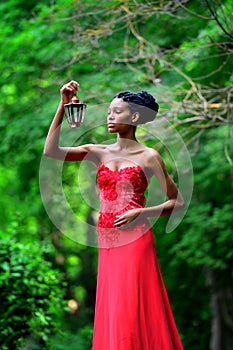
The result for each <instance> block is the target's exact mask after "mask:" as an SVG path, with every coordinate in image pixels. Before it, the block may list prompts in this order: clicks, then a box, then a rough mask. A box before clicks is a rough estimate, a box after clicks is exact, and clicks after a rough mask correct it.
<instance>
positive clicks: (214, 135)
mask: <svg viewBox="0 0 233 350" xmlns="http://www.w3.org/2000/svg"><path fill="white" fill-rule="evenodd" d="M232 11H233V5H232V2H231V1H230V0H226V1H220V0H213V1H209V0H202V1H197V0H190V1H189V0H180V1H163V0H155V1H152V0H151V1H150V0H144V1H141V0H128V1H127V0H126V1H117V0H112V1H103V0H99V1H89V0H84V1H79V0H65V1H64V0H63V1H61V0H57V1H55V0H54V1H52V0H51V1H42V0H41V1H30V2H28V1H26V0H8V1H2V2H1V3H0V18H1V31H0V40H1V53H0V68H1V75H0V82H1V83H0V91H1V93H0V96H1V104H0V115H1V117H0V137H1V143H0V152H1V164H0V189H1V196H0V225H1V227H0V231H1V232H0V233H1V236H0V241H1V242H0V270H1V274H0V287H1V311H0V313H1V315H0V316H1V317H0V346H1V349H2V350H8V349H13V348H14V349H49V350H52V349H53V350H60V349H61V350H63V349H66V348H67V347H69V349H70V350H76V349H79V350H87V349H90V348H91V337H92V327H93V316H94V302H95V283H96V267H97V249H96V247H93V246H89V245H88V242H87V243H86V244H83V241H82V242H81V243H80V242H79V239H75V234H76V232H75V230H77V231H79V233H80V231H82V230H83V232H81V234H83V237H85V236H88V234H89V232H84V231H85V230H86V226H85V225H84V226H82V225H80V226H77V227H76V228H75V229H74V235H73V236H69V235H66V234H64V233H63V232H62V230H60V228H59V227H57V225H55V224H54V222H53V220H51V217H50V216H49V215H48V210H47V211H46V210H45V206H44V203H43V201H42V198H43V195H42V196H41V183H42V184H43V181H45V180H46V179H47V181H48V182H49V186H50V187H52V190H51V189H50V187H46V186H47V185H46V186H45V187H43V185H42V192H43V193H44V192H46V193H47V194H48V196H47V197H48V198H47V197H46V194H45V197H46V198H47V199H48V200H49V201H50V203H51V206H50V209H51V208H52V209H51V210H52V212H53V213H54V212H55V213H56V217H57V216H58V218H60V219H61V221H62V218H63V219H64V215H63V207H62V203H61V202H60V197H59V195H58V194H56V185H57V180H56V176H55V173H56V169H58V170H59V171H61V174H62V176H61V177H62V188H63V190H64V193H65V196H66V198H67V200H68V202H69V204H70V206H71V207H72V211H73V212H74V213H75V215H77V216H78V217H79V220H80V222H84V223H85V222H87V223H89V224H90V227H92V226H95V221H96V212H97V210H96V209H97V208H93V207H92V206H90V205H88V203H87V202H88V200H85V198H84V197H85V196H84V197H83V194H82V193H80V188H79V183H78V181H77V176H78V173H79V164H76V163H69V164H64V165H62V170H61V165H60V164H57V162H56V161H52V160H51V161H47V163H46V161H45V160H44V158H43V155H42V154H43V146H44V142H45V138H46V134H47V131H48V128H49V125H50V122H51V120H52V117H53V115H54V113H55V111H56V108H57V104H58V102H59V98H60V96H59V89H60V87H61V86H62V85H63V84H64V83H66V82H68V81H69V80H71V79H75V80H77V81H79V83H80V91H79V94H78V95H79V97H80V98H81V100H82V101H83V102H85V103H86V104H87V113H86V119H85V121H84V124H83V125H82V127H81V128H80V129H79V130H78V131H77V130H72V129H70V128H69V127H68V125H67V122H66V120H65V119H64V123H63V127H62V128H63V135H64V137H63V139H62V142H64V143H65V144H66V145H67V143H69V144H70V145H73V144H75V145H78V144H81V143H88V142H99V143H102V142H106V140H107V139H108V138H109V136H108V134H107V128H106V125H105V118H106V111H107V106H108V103H109V102H110V101H111V99H112V97H113V96H114V95H115V94H116V93H117V92H119V91H124V90H132V91H140V90H142V89H146V90H148V91H149V92H151V93H152V94H153V95H154V96H155V97H156V99H157V100H158V102H159V104H160V112H159V114H158V117H157V121H155V123H154V124H153V123H152V124H151V125H146V126H145V127H144V128H141V129H140V128H139V130H138V138H139V140H141V141H142V142H144V143H145V144H147V145H148V146H150V147H155V148H156V149H158V150H159V152H160V153H161V155H162V157H163V158H164V160H165V163H166V165H167V167H168V170H169V172H170V174H171V175H172V176H173V177H174V179H175V181H178V183H179V184H181V185H182V184H183V183H184V186H183V187H184V192H185V196H186V197H187V206H188V207H187V212H186V213H185V215H184V218H183V219H182V220H180V221H181V222H179V224H177V225H175V227H174V228H173V229H172V230H170V231H171V232H167V231H169V230H166V228H167V227H168V226H167V224H168V218H160V219H159V220H158V221H157V222H156V223H155V224H154V228H153V229H154V235H155V240H156V246H157V254H158V258H159V262H160V265H161V269H162V273H163V276H164V280H165V284H166V286H167V290H168V294H169V297H170V301H171V305H172V308H173V311H174V315H175V319H176V322H177V326H178V328H179V332H180V335H181V338H182V342H183V344H184V348H185V349H189V350H206V349H211V350H230V349H232V344H233V283H232V271H233V269H232V261H233V238H232V232H233V220H232V212H233V203H232V187H233V186H232V183H233V182H232V180H233V169H232V165H233V143H232V84H233V78H232V51H233V43H232V38H233V33H232V23H233V15H232ZM164 125H165V126H166V128H165V129H163V126H164ZM168 131H169V132H168ZM74 138H75V140H74ZM177 142H178V143H177ZM180 145H183V146H182V147H181V148H182V152H184V150H185V154H186V156H185V157H183V158H182V154H184V153H182V152H181V153H180V151H181V149H180ZM184 146H185V147H184ZM177 156H180V157H181V159H180V158H179V157H178V158H179V159H180V160H179V162H178V160H177V159H176V157H177ZM189 156H190V161H189ZM178 163H179V164H178ZM51 164H52V165H51ZM177 164H178V165H177ZM41 173H42V175H41ZM84 175H85V172H84ZM48 179H49V180H48ZM184 179H186V180H184ZM182 181H183V182H182ZM83 186H84V187H83V188H82V189H83V190H84V192H85V193H88V192H90V188H89V183H88V181H85V178H84V179H83ZM155 188H156V184H155ZM91 191H92V190H91ZM156 191H157V190H156ZM155 193H156V192H155ZM88 198H89V197H88ZM153 198H156V196H155V195H154V196H153ZM90 200H91V199H90ZM50 209H49V210H50ZM53 213H52V216H53ZM151 302H152V303H153V302H155V301H153V300H152V301H151Z"/></svg>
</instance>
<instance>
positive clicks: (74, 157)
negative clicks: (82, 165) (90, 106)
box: [44, 80, 96, 161]
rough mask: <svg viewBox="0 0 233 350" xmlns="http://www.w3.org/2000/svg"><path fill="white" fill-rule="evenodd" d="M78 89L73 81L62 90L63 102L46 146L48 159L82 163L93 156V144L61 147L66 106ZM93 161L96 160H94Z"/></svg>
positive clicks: (54, 119)
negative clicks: (61, 132)
mask: <svg viewBox="0 0 233 350" xmlns="http://www.w3.org/2000/svg"><path fill="white" fill-rule="evenodd" d="M78 87H79V84H78V82H76V81H74V80H72V81H70V82H69V83H67V84H65V85H63V87H62V88H61V90H60V94H61V101H60V103H59V105H58V108H57V111H56V114H55V116H54V118H53V121H52V123H51V125H50V128H49V132H48V135H47V138H46V141H45V146H44V155H45V156H47V157H50V158H54V159H58V160H64V161H81V160H83V159H84V158H86V157H88V155H90V156H91V154H92V153H91V151H93V149H94V148H95V147H96V146H95V145H91V144H88V145H83V146H78V147H60V146H59V139H60V131H61V124H62V120H63V117H64V114H65V109H64V105H65V104H66V103H69V101H70V100H71V98H72V97H73V96H74V95H75V94H76V92H77V91H78ZM90 160H92V159H90ZM93 161H95V160H94V159H93Z"/></svg>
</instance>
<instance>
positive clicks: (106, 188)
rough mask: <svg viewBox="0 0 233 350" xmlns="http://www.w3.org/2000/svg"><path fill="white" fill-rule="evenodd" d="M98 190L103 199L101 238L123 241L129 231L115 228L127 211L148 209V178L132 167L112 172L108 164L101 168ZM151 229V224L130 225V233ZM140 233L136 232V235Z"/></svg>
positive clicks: (99, 231) (99, 221)
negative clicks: (118, 218)
mask: <svg viewBox="0 0 233 350" xmlns="http://www.w3.org/2000/svg"><path fill="white" fill-rule="evenodd" d="M97 174H98V187H99V197H100V215H99V220H98V225H97V226H98V233H99V238H100V236H101V239H102V240H105V241H108V242H116V241H119V240H120V235H121V234H123V235H124V236H125V233H126V231H127V229H125V228H124V230H123V229H122V230H121V229H116V228H114V220H115V219H116V216H117V215H120V214H122V213H124V212H125V211H127V210H130V209H134V208H141V207H144V206H145V202H146V199H145V195H144V194H145V191H146V189H147V186H148V181H147V178H146V175H145V173H144V171H143V169H142V167H140V166H133V167H132V166H130V167H126V168H123V169H120V170H116V171H115V170H111V169H109V168H108V167H107V166H105V165H104V164H101V165H100V166H99V167H98V172H97ZM145 225H146V230H147V229H148V228H149V224H148V221H147V220H144V221H143V223H142V222H140V224H139V225H137V227H132V225H129V227H128V230H130V231H132V229H133V230H134V233H136V231H138V230H139V231H140V235H141V233H142V231H143V233H145V232H144V231H145ZM135 230H136V231H135Z"/></svg>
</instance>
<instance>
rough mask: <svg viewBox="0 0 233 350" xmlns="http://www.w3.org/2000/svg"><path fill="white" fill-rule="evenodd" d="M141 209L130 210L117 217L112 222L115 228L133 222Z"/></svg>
mask: <svg viewBox="0 0 233 350" xmlns="http://www.w3.org/2000/svg"><path fill="white" fill-rule="evenodd" d="M142 210H143V208H136V209H130V210H128V211H126V212H125V213H124V214H121V215H118V216H117V217H116V220H115V221H114V226H115V227H121V226H124V225H128V224H130V223H131V222H133V221H134V220H135V219H136V218H137V217H138V216H139V215H140V214H141V213H142Z"/></svg>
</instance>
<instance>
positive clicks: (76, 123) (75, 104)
mask: <svg viewBox="0 0 233 350" xmlns="http://www.w3.org/2000/svg"><path fill="white" fill-rule="evenodd" d="M64 107H65V114H66V118H67V121H68V123H69V125H70V127H71V128H79V127H80V125H81V123H82V122H83V119H84V116H85V111H86V107H87V105H86V104H85V103H80V100H79V98H78V97H77V96H76V95H75V96H73V97H72V99H71V101H70V103H67V104H65V105H64Z"/></svg>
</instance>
